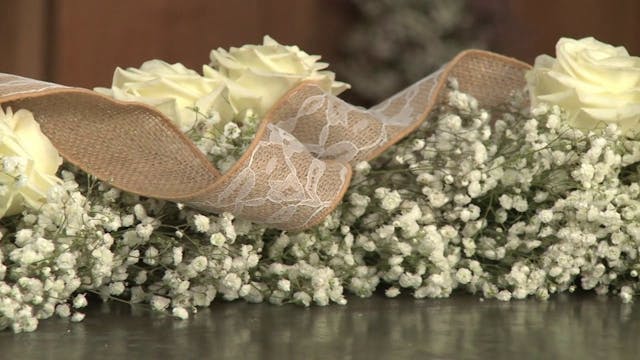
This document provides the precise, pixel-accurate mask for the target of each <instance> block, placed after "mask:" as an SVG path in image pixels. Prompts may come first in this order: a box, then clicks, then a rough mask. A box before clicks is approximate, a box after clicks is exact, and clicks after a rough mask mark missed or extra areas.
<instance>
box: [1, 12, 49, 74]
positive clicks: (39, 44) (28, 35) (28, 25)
mask: <svg viewBox="0 0 640 360" xmlns="http://www.w3.org/2000/svg"><path fill="white" fill-rule="evenodd" d="M47 10H48V1H45V0H0V39H2V40H1V42H0V44H1V45H0V49H1V50H0V72H9V73H14V74H19V75H23V76H28V77H32V78H37V79H43V78H45V77H46V53H47V42H46V30H47V25H48V12H47Z"/></svg>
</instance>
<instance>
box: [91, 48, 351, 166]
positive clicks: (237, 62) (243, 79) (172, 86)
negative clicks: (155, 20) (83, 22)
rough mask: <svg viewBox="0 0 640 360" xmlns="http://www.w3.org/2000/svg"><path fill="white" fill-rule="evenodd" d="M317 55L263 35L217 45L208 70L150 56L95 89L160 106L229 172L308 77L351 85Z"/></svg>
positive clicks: (333, 88) (338, 86) (336, 90)
mask: <svg viewBox="0 0 640 360" xmlns="http://www.w3.org/2000/svg"><path fill="white" fill-rule="evenodd" d="M319 60H320V56H317V55H309V54H307V53H306V52H304V51H302V50H301V49H300V48H299V47H297V46H284V45H281V44H279V43H278V42H276V41H275V40H274V39H272V38H270V37H269V36H265V37H264V40H263V43H262V45H244V46H242V47H240V48H231V49H229V50H225V49H217V50H213V51H211V64H210V65H211V66H209V65H203V67H202V75H201V74H199V73H198V72H196V71H194V70H192V69H189V68H187V67H185V66H184V65H182V64H180V63H176V64H168V63H166V62H164V61H162V60H150V61H147V62H145V63H144V64H142V65H141V66H140V68H128V69H122V68H117V69H116V71H115V72H114V75H113V82H112V85H111V87H110V88H96V89H95V91H96V92H98V93H101V94H103V95H106V96H109V97H112V98H114V99H117V100H123V101H135V102H142V103H145V104H147V105H150V106H152V107H154V108H155V109H156V110H158V111H160V112H162V113H163V114H164V115H166V116H167V117H168V118H169V119H170V120H171V121H172V122H173V123H174V124H175V125H176V126H177V127H178V128H179V129H180V130H181V131H182V132H184V133H186V134H187V136H189V137H190V138H191V140H192V141H193V142H194V143H195V144H196V146H197V147H198V148H199V149H200V150H201V151H202V152H203V153H204V154H205V155H207V157H208V158H209V160H210V161H211V162H212V163H213V164H214V165H216V167H217V168H218V169H219V170H221V171H222V172H225V171H227V170H228V169H229V168H230V167H231V166H232V165H233V164H234V163H235V162H236V160H237V159H238V158H239V157H240V156H241V155H242V154H243V153H244V151H245V149H246V148H247V147H248V146H249V144H250V143H251V141H252V140H253V138H254V136H255V133H256V128H257V125H258V123H259V120H260V118H261V117H263V116H264V115H265V114H266V113H267V112H268V110H269V109H270V108H271V107H272V106H273V105H274V104H275V103H276V102H277V101H278V100H279V99H280V98H281V97H282V96H283V95H284V94H285V93H287V91H289V90H291V89H292V88H294V87H295V86H296V85H298V84H299V83H301V82H303V81H313V82H315V83H316V84H317V85H318V86H320V87H321V88H323V89H324V90H326V91H328V92H330V93H332V94H334V95H337V94H340V93H341V92H343V91H344V90H346V89H348V88H349V87H350V86H349V85H348V84H345V83H343V82H340V81H336V80H335V74H334V73H333V72H331V71H328V70H326V67H328V66H329V64H327V63H323V62H319Z"/></svg>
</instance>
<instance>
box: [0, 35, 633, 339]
mask: <svg viewBox="0 0 640 360" xmlns="http://www.w3.org/2000/svg"><path fill="white" fill-rule="evenodd" d="M556 50H557V59H554V58H552V57H549V56H541V57H539V58H538V59H537V60H536V64H535V66H534V68H533V70H532V71H531V72H530V73H529V74H528V76H527V80H528V83H529V92H530V94H531V98H530V100H531V103H532V105H531V106H529V102H528V101H527V98H526V94H525V93H520V94H514V96H513V98H511V99H505V103H504V104H503V106H502V107H500V108H496V109H483V108H482V107H481V104H478V102H477V101H476V100H475V99H474V98H473V97H472V96H470V95H468V94H465V93H462V92H460V91H459V89H458V86H457V83H456V80H455V79H450V82H449V91H448V95H447V98H446V99H445V101H444V102H443V103H442V105H441V106H440V107H439V109H438V110H437V111H435V112H434V113H433V114H432V115H431V117H430V119H429V121H425V123H424V124H423V125H422V126H421V127H420V129H418V130H417V131H415V132H414V133H412V134H411V135H410V136H409V137H407V138H406V139H404V140H403V141H401V142H400V143H398V144H397V145H395V146H394V147H393V148H391V149H390V150H388V151H387V152H386V153H384V154H383V155H382V156H380V157H379V158H377V159H375V160H374V161H372V162H370V163H366V162H363V163H360V164H358V165H357V166H356V167H355V175H354V180H353V182H352V185H351V187H350V188H349V190H348V192H347V194H346V196H345V198H344V199H345V200H344V202H343V203H342V204H341V205H340V206H339V207H338V208H337V209H336V210H335V211H334V212H333V213H332V214H331V215H330V216H329V217H328V218H327V219H326V220H325V221H324V223H323V224H321V225H319V226H317V227H315V228H313V229H310V230H306V231H303V232H299V233H287V232H283V231H280V230H274V229H268V228H265V227H263V226H259V225H256V224H252V223H250V222H248V221H244V220H242V219H235V218H234V217H233V215H232V214H229V213H224V214H220V215H208V214H207V215H205V214H200V213H198V212H197V211H194V210H191V209H188V208H185V207H184V206H183V205H181V204H173V203H169V202H165V201H160V200H156V199H145V198H140V197H139V196H136V195H132V194H129V193H125V192H122V191H120V190H118V189H116V188H112V187H110V186H109V185H108V184H106V183H103V182H101V181H98V180H96V179H95V178H93V177H91V176H90V175H88V174H85V173H83V172H82V171H80V170H78V169H76V168H74V167H73V166H71V165H69V164H63V165H62V167H61V169H60V170H58V166H59V165H60V163H61V160H60V158H59V156H58V155H57V152H56V151H55V149H54V148H53V146H52V145H51V143H50V142H49V141H48V140H47V139H46V137H45V136H44V135H43V134H42V133H41V132H40V130H39V127H38V125H37V123H36V122H35V120H33V116H31V114H30V113H29V112H28V111H26V110H17V109H14V110H11V109H4V110H3V111H2V112H0V160H1V164H2V166H1V168H0V216H1V217H2V218H1V219H0V329H4V328H11V329H12V330H13V331H15V332H21V331H33V330H35V329H36V328H37V325H38V320H40V319H46V318H49V317H51V316H53V315H54V314H55V315H58V316H60V317H68V318H70V320H71V321H81V320H83V318H84V313H83V312H82V308H83V307H85V306H86V305H87V303H88V301H87V300H88V299H87V294H96V295H97V296H99V297H101V298H102V299H104V300H117V301H126V302H129V303H132V304H133V303H148V304H150V308H151V309H153V310H154V311H160V312H167V313H170V314H172V315H173V316H175V317H177V318H181V319H186V318H188V317H189V314H191V313H194V312H196V311H197V308H198V307H204V306H209V305H210V304H211V302H212V301H213V300H214V299H216V298H222V299H224V300H229V301H231V300H235V299H239V298H242V299H244V300H246V301H249V302H263V301H268V302H270V303H273V304H284V303H296V304H301V305H304V306H309V305H311V304H317V305H327V304H329V303H332V302H333V303H337V304H345V303H346V298H345V293H346V292H349V293H352V294H355V295H358V296H362V297H367V296H371V295H372V294H373V292H374V291H375V290H376V289H378V288H379V287H383V288H385V293H386V295H387V296H388V297H395V296H398V295H399V294H400V293H403V292H405V293H410V294H412V295H413V296H414V297H416V298H425V297H430V298H434V297H448V296H450V295H451V294H452V292H453V291H454V290H456V289H459V290H465V291H468V292H471V293H479V294H480V296H482V297H483V298H496V299H499V300H510V299H513V298H515V299H522V298H526V297H528V296H536V297H537V298H540V299H547V298H549V297H550V296H551V295H552V294H555V293H559V292H564V291H569V292H572V291H574V290H575V289H576V288H578V287H580V288H582V289H595V291H596V292H597V293H599V294H605V293H608V292H612V293H615V294H618V295H619V296H620V297H621V298H622V300H623V301H625V302H628V301H632V299H633V296H634V295H635V294H636V293H637V292H638V291H639V290H640V282H638V279H637V278H638V272H639V271H640V259H638V248H639V246H638V244H640V226H638V225H637V221H636V219H637V218H638V217H640V186H639V185H638V179H639V178H640V169H639V168H638V161H640V137H639V136H638V135H637V133H636V132H635V129H637V127H638V121H640V95H639V94H640V58H637V57H632V56H629V54H628V53H627V52H626V50H624V48H621V47H618V48H614V47H612V46H610V45H607V44H603V43H601V42H598V41H597V40H595V39H592V38H587V39H581V40H572V39H561V40H560V41H559V42H558V45H557V48H556ZM211 58H212V63H211V64H210V65H209V66H205V67H204V70H203V75H200V74H198V73H196V72H194V71H192V70H189V69H186V68H185V67H183V66H181V65H179V64H175V65H169V64H166V63H163V62H161V61H158V60H154V61H151V62H147V63H145V64H143V66H142V67H141V68H140V69H127V70H122V69H117V70H116V73H115V75H114V82H113V86H112V87H111V89H97V91H99V92H102V93H105V94H109V95H111V96H113V97H114V98H117V99H127V100H135V101H142V102H146V103H148V104H150V105H152V106H154V107H156V108H157V109H158V110H160V111H162V112H163V113H164V114H166V115H167V116H168V117H169V118H171V119H172V120H173V121H175V123H176V124H177V125H178V126H179V127H180V128H181V129H182V130H183V131H184V132H185V133H186V134H188V135H189V136H190V138H191V139H192V140H193V141H194V142H195V143H196V144H197V146H198V148H199V149H200V150H201V151H202V152H203V153H205V154H207V156H208V157H209V159H210V160H211V161H212V162H213V163H214V164H216V166H218V168H220V169H222V170H223V171H224V169H226V168H228V167H229V166H231V165H232V164H233V162H234V161H235V160H236V159H237V158H238V156H240V155H241V154H242V152H243V150H244V147H246V146H247V144H248V142H249V141H250V140H251V138H252V134H253V133H252V132H254V131H255V128H256V124H257V123H258V122H259V120H260V118H261V116H262V115H263V114H264V113H265V112H266V111H267V110H268V109H269V108H270V106H271V105H273V103H274V102H275V101H276V100H277V99H278V98H279V97H280V96H281V95H282V94H284V93H285V92H286V91H287V90H288V89H289V88H291V87H292V86H295V85H296V84H297V83H299V82H300V81H303V80H306V79H314V80H317V81H319V83H321V84H322V86H323V88H324V89H325V90H326V91H331V92H333V93H339V92H340V91H342V90H344V89H346V88H347V87H348V85H346V84H344V83H340V82H336V81H335V80H334V74H333V73H331V72H328V71H326V70H324V68H326V64H323V63H318V62H317V60H318V59H319V57H316V56H310V55H308V54H306V53H304V52H303V51H301V50H300V49H299V48H297V47H292V46H282V45H280V44H278V43H277V42H275V41H274V40H272V39H270V38H268V37H267V38H265V42H264V44H263V45H247V46H243V47H241V48H232V49H230V50H229V51H225V50H214V51H213V52H212V56H211Z"/></svg>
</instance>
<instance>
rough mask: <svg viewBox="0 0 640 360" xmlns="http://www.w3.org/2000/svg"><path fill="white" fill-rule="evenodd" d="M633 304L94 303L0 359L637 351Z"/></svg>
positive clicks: (0, 352)
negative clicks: (153, 309) (156, 308)
mask: <svg viewBox="0 0 640 360" xmlns="http://www.w3.org/2000/svg"><path fill="white" fill-rule="evenodd" d="M639 350H640V308H639V307H638V306H637V305H634V304H622V303H621V302H620V300H619V299H617V298H614V297H606V296H604V297H598V296H595V295H589V294H585V295H570V296H556V297H553V298H552V299H551V300H549V301H547V302H541V301H538V300H525V301H513V302H510V303H502V302H498V301H489V300H487V301H479V299H478V298H477V297H472V296H468V295H456V296H454V297H453V298H451V299H443V300H431V299H427V300H414V299H412V298H408V297H405V298H399V299H386V298H384V297H382V296H375V297H373V298H370V299H359V298H350V299H349V304H348V305H346V306H339V305H333V306H328V307H310V308H302V307H298V306H294V305H286V306H273V305H268V304H246V303H242V302H234V303H222V302H221V303H214V304H213V305H212V307H211V308H208V309H204V310H200V311H199V312H198V313H197V314H196V315H195V316H193V317H192V318H191V319H189V320H186V321H181V320H176V319H173V318H170V317H167V316H162V315H158V314H151V313H150V312H148V311H147V310H145V309H141V308H132V307H130V306H128V305H126V304H119V303H109V304H96V305H92V306H90V307H89V308H88V309H87V318H86V320H85V321H84V322H82V323H79V324H72V323H69V322H68V321H66V320H63V319H58V318H56V319H51V320H46V321H43V322H42V323H41V324H40V328H39V329H38V330H37V331H36V332H34V333H26V334H17V335H15V334H13V333H11V332H7V331H5V332H0V359H518V360H524V359H640V351H639Z"/></svg>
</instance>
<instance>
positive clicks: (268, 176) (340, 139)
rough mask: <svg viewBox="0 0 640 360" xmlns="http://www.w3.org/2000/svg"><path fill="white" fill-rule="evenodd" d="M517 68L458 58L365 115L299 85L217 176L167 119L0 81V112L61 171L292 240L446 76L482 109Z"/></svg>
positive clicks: (413, 119) (504, 92)
mask: <svg viewBox="0 0 640 360" xmlns="http://www.w3.org/2000/svg"><path fill="white" fill-rule="evenodd" d="M528 68H529V65H527V64H525V63H522V62H520V61H517V60H515V59H512V58H507V57H504V56H501V55H497V54H493V53H489V52H484V51H478V50H470V51H466V52H463V53H461V54H459V55H458V56H457V57H456V58H454V59H453V60H452V61H451V62H449V63H448V64H447V65H445V66H443V67H442V68H441V69H440V70H439V71H437V72H435V73H433V74H431V75H429V76H427V77H426V78H424V79H422V80H420V81H418V82H417V83H415V84H414V85H412V86H410V87H408V88H407V89H405V90H403V91H401V92H400V93H398V94H396V95H394V96H392V97H390V98H389V99H387V100H385V101H384V102H382V103H381V104H379V105H376V106H374V107H372V108H371V109H368V110H366V109H362V108H359V107H355V106H353V105H350V104H348V103H346V102H344V101H342V100H340V99H339V98H337V97H335V96H333V95H330V94H327V93H325V92H323V91H322V90H321V89H320V88H319V87H318V86H316V85H314V84H313V83H302V84H300V85H299V86H297V87H296V88H294V89H292V90H291V91H289V92H288V93H287V94H286V95H285V96H284V97H283V98H282V99H280V101H279V102H278V103H277V104H276V105H275V106H274V107H273V108H272V109H271V110H270V111H269V113H268V114H267V115H266V116H265V118H264V119H263V120H262V123H261V125H260V127H259V129H258V131H257V133H256V136H255V139H254V140H253V142H252V143H251V145H250V147H249V148H248V149H247V151H246V153H245V154H244V155H243V156H242V157H241V158H240V159H239V160H238V162H237V163H236V164H235V165H234V166H233V167H232V168H231V169H230V170H228V171H227V172H226V173H224V174H221V173H220V172H219V171H218V170H217V169H215V168H214V167H213V165H212V164H211V163H210V162H209V161H208V160H207V158H206V157H205V156H204V155H203V154H202V153H201V152H200V151H199V150H198V149H197V148H196V147H195V146H194V145H193V144H192V143H191V141H190V140H189V139H187V138H186V137H185V136H184V135H183V134H182V133H181V132H180V131H179V130H178V129H177V128H176V127H175V126H174V125H173V124H172V123H171V121H170V120H169V119H167V118H166V117H164V116H163V115H162V114H161V113H159V112H158V111H156V110H154V109H152V108H150V107H148V106H145V105H143V104H138V103H125V102H120V101H115V100H113V99H110V98H107V97H105V96H102V95H100V94H97V93H95V92H92V91H89V90H85V89H80V88H72V87H65V86H61V85H57V84H52V83H46V82H42V81H37V80H32V79H27V78H23V77H19V76H15V75H8V74H0V103H1V104H3V106H11V107H13V108H14V109H28V110H30V111H31V112H33V114H34V116H35V119H36V120H37V121H38V122H39V123H40V125H41V128H42V131H43V132H44V133H45V134H46V135H47V136H48V137H49V138H50V139H51V141H52V143H53V144H54V145H55V146H56V148H57V149H58V150H59V151H60V154H61V155H62V156H63V157H64V158H65V159H66V160H67V161H69V162H71V163H73V164H75V165H77V166H78V167H80V168H81V169H83V170H85V171H87V172H88V173H90V174H92V175H94V176H96V177H98V178H99V179H101V180H104V181H106V182H108V183H110V184H112V185H113V186H115V187H117V188H120V189H122V190H125V191H129V192H132V193H136V194H139V195H143V196H147V197H153V198H159V199H167V200H171V201H176V202H182V203H184V204H186V205H188V206H192V207H195V208H198V209H200V210H203V211H209V212H214V213H220V212H224V211H228V212H232V213H233V214H235V215H236V216H237V217H238V218H244V219H249V220H252V221H255V222H259V223H265V224H267V225H269V226H271V227H275V228H279V229H285V230H300V229H305V228H308V227H311V226H313V225H315V224H317V223H319V222H320V221H322V220H323V219H324V217H325V216H326V215H328V214H329V213H330V212H331V211H332V210H333V209H334V208H335V207H336V205H337V204H338V203H339V202H340V201H341V199H342V197H343V195H344V193H345V191H346V189H347V187H348V185H349V182H350V178H351V165H353V164H356V163H357V162H359V161H362V160H369V159H372V158H374V157H375V156H377V155H378V154H380V153H381V152H383V151H384V150H385V149H387V148H388V147H389V146H391V145H393V144H394V143H396V142H397V141H398V140H400V139H402V138H403V137H404V136H405V135H407V134H408V133H410V132H411V131H413V130H414V129H416V128H417V127H418V126H419V125H420V123H421V122H422V121H423V120H424V119H425V118H426V116H427V115H428V114H429V112H430V111H431V110H432V108H433V107H434V106H435V105H436V104H437V103H438V102H439V101H441V100H442V98H443V95H444V91H443V88H444V86H445V83H446V80H447V78H449V77H455V78H456V79H457V80H458V83H459V86H460V89H461V90H462V91H464V92H467V93H470V94H472V95H474V96H475V97H476V98H477V99H478V101H479V102H480V103H481V104H482V105H483V106H487V107H491V106H494V105H497V104H499V103H500V102H502V101H504V100H505V99H506V98H507V96H508V95H509V93H510V92H512V91H513V90H514V89H520V88H522V87H523V86H524V85H525V82H524V76H523V75H524V72H525V71H526V70H527V69H528ZM371 86H376V84H371Z"/></svg>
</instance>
